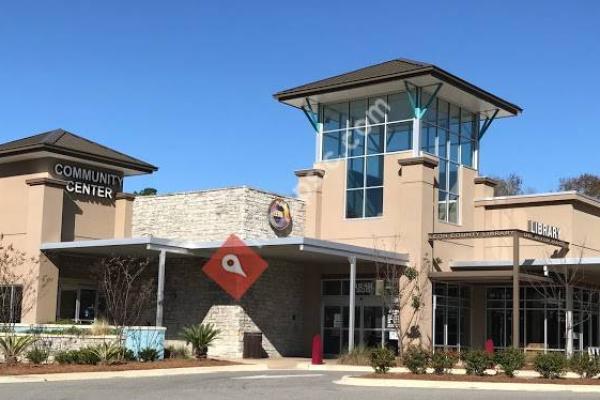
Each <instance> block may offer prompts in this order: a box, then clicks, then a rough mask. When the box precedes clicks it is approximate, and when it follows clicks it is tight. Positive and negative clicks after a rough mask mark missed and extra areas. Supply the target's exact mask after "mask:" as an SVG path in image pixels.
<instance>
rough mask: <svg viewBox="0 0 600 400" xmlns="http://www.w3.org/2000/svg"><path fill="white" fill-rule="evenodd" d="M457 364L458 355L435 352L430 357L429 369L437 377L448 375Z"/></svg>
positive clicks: (448, 352)
mask: <svg viewBox="0 0 600 400" xmlns="http://www.w3.org/2000/svg"><path fill="white" fill-rule="evenodd" d="M457 362H458V355H457V354H456V353H454V352H451V351H436V352H435V353H433V355H432V356H431V368H433V372H434V373H436V374H438V375H443V374H447V373H449V371H450V370H451V369H452V368H454V365H456V363H457Z"/></svg>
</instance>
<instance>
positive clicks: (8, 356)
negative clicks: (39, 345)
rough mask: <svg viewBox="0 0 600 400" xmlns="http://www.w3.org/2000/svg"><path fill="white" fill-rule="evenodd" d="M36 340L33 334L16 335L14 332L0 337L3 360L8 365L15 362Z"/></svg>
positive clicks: (0, 350) (0, 351)
mask: <svg viewBox="0 0 600 400" xmlns="http://www.w3.org/2000/svg"><path fill="white" fill-rule="evenodd" d="M37 340H38V339H37V338H35V337H34V336H17V335H15V334H14V333H11V334H9V335H8V336H4V337H0V353H2V355H3V356H4V362H6V364H8V365H14V364H16V363H17V362H19V357H20V356H21V355H22V354H23V353H24V352H25V351H26V350H27V348H28V347H29V346H31V345H32V344H34V343H35V342H37Z"/></svg>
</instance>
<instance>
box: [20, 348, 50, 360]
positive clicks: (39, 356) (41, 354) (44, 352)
mask: <svg viewBox="0 0 600 400" xmlns="http://www.w3.org/2000/svg"><path fill="white" fill-rule="evenodd" d="M49 355H50V353H49V352H48V349H46V348H43V347H37V346H36V347H34V348H33V349H31V350H29V351H28V352H27V354H25V357H26V358H27V360H29V362H30V363H32V364H36V365H37V364H42V363H45V362H46V361H48V356H49Z"/></svg>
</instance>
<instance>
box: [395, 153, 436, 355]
mask: <svg viewBox="0 0 600 400" xmlns="http://www.w3.org/2000/svg"><path fill="white" fill-rule="evenodd" d="M398 164H399V171H398V175H399V184H400V185H401V188H402V194H403V195H402V197H401V198H400V199H399V204H398V207H399V208H400V210H401V215H400V218H399V221H402V223H403V224H407V226H410V227H411V228H412V229H411V231H410V233H408V235H407V237H405V238H404V242H405V243H406V244H407V250H408V252H409V255H410V267H413V268H416V270H417V271H418V278H417V279H416V280H415V281H413V282H408V280H407V278H405V277H403V278H402V280H401V283H400V287H401V288H404V290H402V293H401V300H400V301H401V304H402V305H403V308H402V311H401V314H400V325H401V331H402V332H407V334H406V337H405V338H404V346H406V345H409V344H420V345H422V346H424V347H430V346H431V343H432V337H431V329H432V318H431V313H432V306H433V305H432V304H431V298H432V297H431V296H432V293H431V282H430V281H429V276H428V274H429V270H430V268H431V257H432V253H431V251H432V249H431V246H430V245H429V236H428V235H429V233H431V232H433V227H434V221H435V218H436V215H435V211H434V207H435V205H436V201H435V196H436V193H435V177H436V175H437V172H436V171H437V169H436V168H437V165H438V160H437V158H435V157H431V156H419V157H410V158H403V159H399V160H398ZM415 295H418V296H419V298H420V307H419V308H418V309H417V310H415V308H414V307H413V296H415Z"/></svg>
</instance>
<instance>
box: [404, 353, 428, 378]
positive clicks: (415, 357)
mask: <svg viewBox="0 0 600 400" xmlns="http://www.w3.org/2000/svg"><path fill="white" fill-rule="evenodd" d="M402 361H403V363H404V365H405V366H406V368H408V369H409V370H410V372H412V373H413V374H425V373H427V365H428V364H429V353H428V352H427V351H425V350H423V349H422V348H421V347H418V346H410V347H409V348H408V349H406V352H405V353H404V356H403V358H402Z"/></svg>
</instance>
